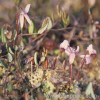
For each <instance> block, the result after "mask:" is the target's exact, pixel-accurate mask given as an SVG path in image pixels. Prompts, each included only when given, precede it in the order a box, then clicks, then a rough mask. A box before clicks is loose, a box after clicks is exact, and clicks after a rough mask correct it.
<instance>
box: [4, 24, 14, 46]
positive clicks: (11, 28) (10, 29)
mask: <svg viewBox="0 0 100 100" xmlns="http://www.w3.org/2000/svg"><path fill="white" fill-rule="evenodd" d="M5 27H9V28H10V30H11V32H12V39H13V46H14V47H15V41H14V36H13V31H12V27H11V26H10V25H8V24H6V25H4V29H5Z"/></svg>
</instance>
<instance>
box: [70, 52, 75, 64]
mask: <svg viewBox="0 0 100 100" xmlns="http://www.w3.org/2000/svg"><path fill="white" fill-rule="evenodd" d="M74 59H75V53H70V56H69V63H70V64H72V63H73V62H74Z"/></svg>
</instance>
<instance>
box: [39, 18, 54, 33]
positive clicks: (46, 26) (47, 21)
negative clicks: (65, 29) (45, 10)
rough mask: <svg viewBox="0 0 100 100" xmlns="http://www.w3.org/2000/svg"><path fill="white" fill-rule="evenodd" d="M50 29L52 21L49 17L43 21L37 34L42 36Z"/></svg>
mask: <svg viewBox="0 0 100 100" xmlns="http://www.w3.org/2000/svg"><path fill="white" fill-rule="evenodd" d="M51 28H52V21H51V19H50V17H47V18H45V19H44V20H43V23H42V26H41V28H40V29H39V30H38V34H42V33H43V32H44V31H45V30H49V29H51Z"/></svg>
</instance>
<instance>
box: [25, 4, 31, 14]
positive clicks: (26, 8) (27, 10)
mask: <svg viewBox="0 0 100 100" xmlns="http://www.w3.org/2000/svg"><path fill="white" fill-rule="evenodd" d="M30 5H31V4H28V5H27V6H26V7H25V13H28V12H29V9H30Z"/></svg>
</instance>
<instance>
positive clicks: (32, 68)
mask: <svg viewBox="0 0 100 100" xmlns="http://www.w3.org/2000/svg"><path fill="white" fill-rule="evenodd" d="M32 73H33V68H32V61H31V84H32Z"/></svg>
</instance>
